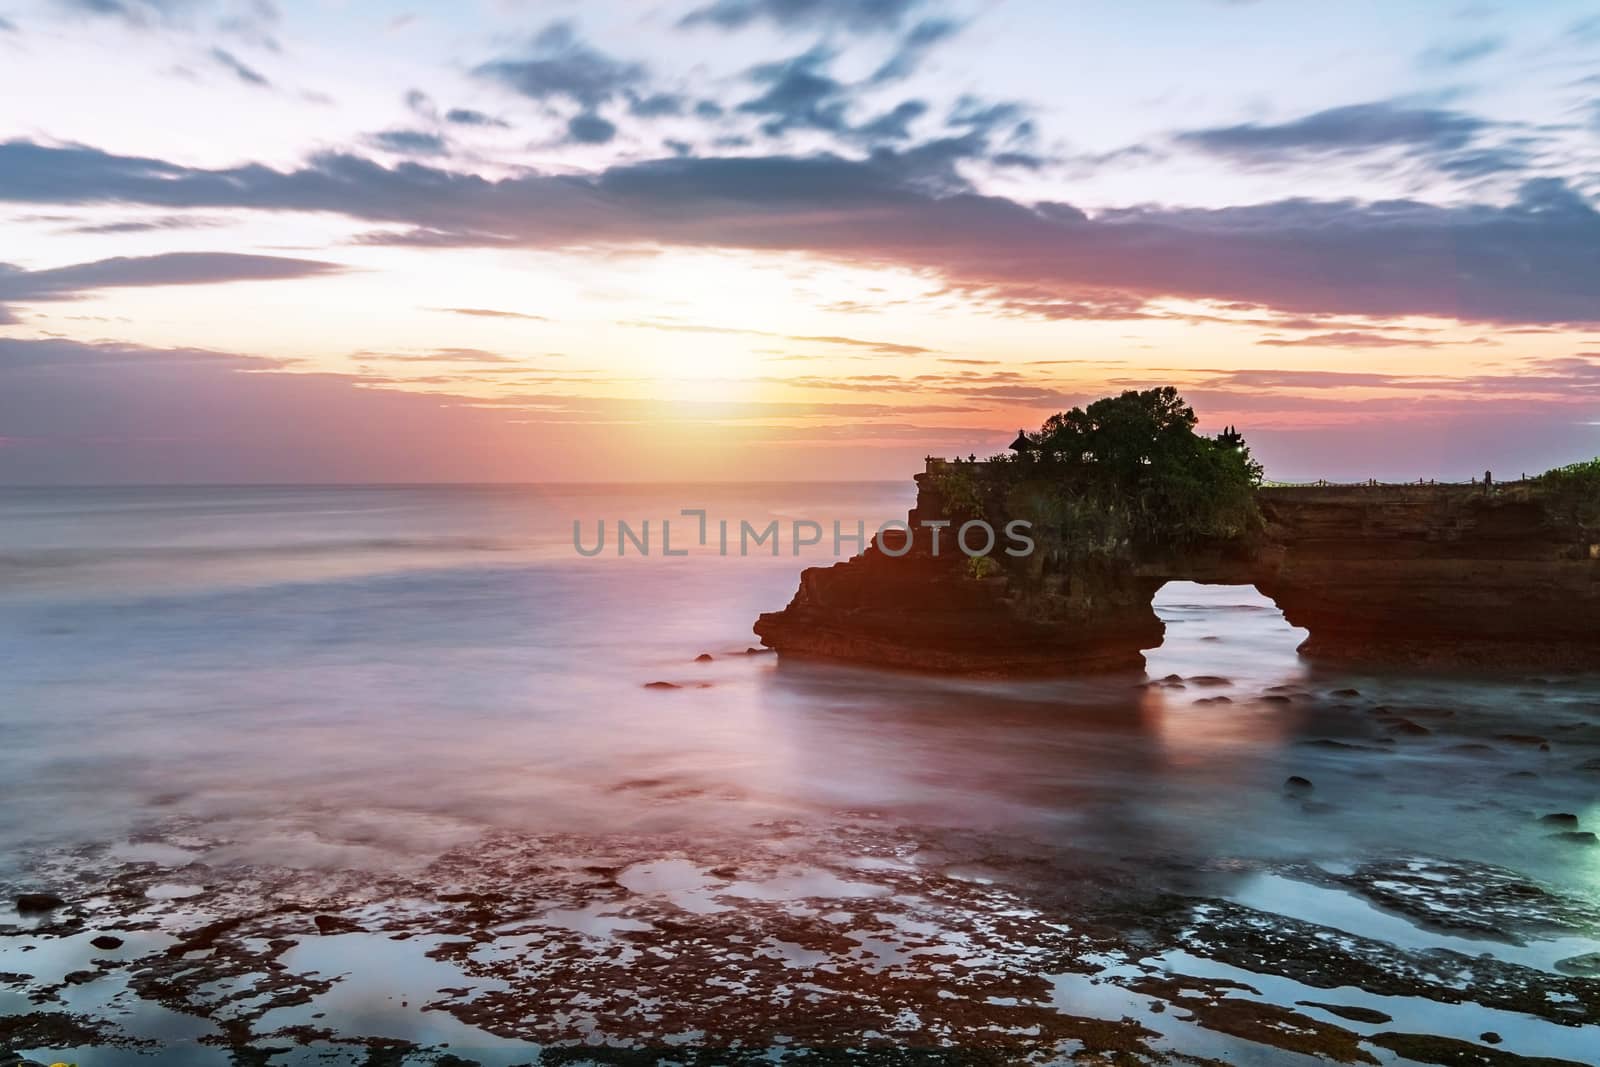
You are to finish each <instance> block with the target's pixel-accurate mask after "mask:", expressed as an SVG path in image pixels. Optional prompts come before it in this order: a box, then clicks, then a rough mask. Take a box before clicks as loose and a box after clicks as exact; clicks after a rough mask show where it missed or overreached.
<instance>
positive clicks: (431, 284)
mask: <svg viewBox="0 0 1600 1067" xmlns="http://www.w3.org/2000/svg"><path fill="white" fill-rule="evenodd" d="M1597 196H1600V2H1592V0H1591V2H1582V3H1580V2H1573V0H1519V2H1517V3H1510V2H1506V3H1474V2H1471V0H1455V2H1430V0H1416V2H1412V3H1408V4H1404V5H1397V4H1393V3H1389V2H1365V0H1351V2H1347V3H1342V4H1322V5H1311V4H1305V3H1302V2H1300V0H1231V2H1230V0H1141V2H1139V3H1135V4H1104V3H1069V2H1063V0H583V2H575V0H574V2H568V0H482V2H474V0H462V2H459V3H452V4H449V5H444V4H433V5H420V4H408V3H363V2H359V0H37V2H22V3H19V2H18V0H0V484H114V483H165V482H189V483H193V482H224V483H240V482H307V481H318V482H433V481H465V482H502V481H510V482H540V481H612V482H635V481H680V480H681V481H691V480H818V481H823V480H839V479H880V478H881V479H896V478H904V477H907V476H909V475H910V474H911V473H914V472H915V471H917V470H920V468H921V464H922V459H923V457H924V456H926V455H940V456H950V455H967V454H978V455H980V456H981V455H987V454H990V453H993V452H996V451H999V450H1001V449H1003V448H1004V447H1005V446H1006V445H1007V444H1008V443H1009V442H1010V441H1011V439H1012V438H1013V437H1015V435H1016V432H1017V430H1018V428H1034V427H1037V426H1038V425H1039V424H1040V423H1041V422H1042V421H1043V420H1044V419H1045V418H1046V417H1047V416H1049V415H1051V414H1053V413H1055V412H1058V411H1061V410H1064V409H1066V408H1070V407H1072V406H1074V405H1079V404H1084V403H1086V402H1088V401H1090V400H1093V399H1095V398H1096V397H1099V396H1102V395H1106V394H1109V393H1116V392H1120V391H1122V390H1124V389H1132V388H1147V387H1149V386H1153V385H1164V384H1172V385H1175V386H1177V387H1178V388H1179V389H1180V391H1181V392H1182V393H1183V394H1184V396H1185V397H1186V398H1188V400H1189V401H1190V402H1191V403H1192V404H1193V405H1194V407H1195V409H1196V410H1197V412H1198V413H1199V415H1200V419H1201V427H1202V429H1204V430H1207V431H1209V432H1215V431H1217V430H1220V429H1221V428H1222V427H1223V426H1224V425H1228V424H1236V425H1237V426H1238V427H1239V429H1240V430H1242V431H1243V432H1244V433H1245V435H1246V438H1247V439H1248V440H1249V441H1250V443H1251V445H1252V447H1253V449H1254V451H1255V453H1256V455H1257V457H1258V458H1260V459H1261V460H1262V461H1263V462H1264V463H1265V465H1266V468H1267V476H1268V477H1269V478H1273V479H1279V480H1285V481H1303V480H1311V479H1317V478H1330V479H1359V478H1369V477H1375V478H1382V479H1389V480H1408V479H1415V478H1433V477H1436V478H1465V477H1467V476H1469V475H1472V474H1479V475H1481V473H1482V472H1483V471H1484V470H1486V469H1492V470H1493V471H1494V472H1495V474H1496V477H1499V478H1509V477H1514V476H1516V475H1517V474H1520V473H1523V472H1533V471H1538V470H1544V469H1546V468H1549V467H1552V466H1556V465H1559V464H1563V463H1569V462H1573V461H1577V460H1582V459H1588V458H1591V457H1593V456H1595V455H1596V454H1600V214H1597V210H1596V203H1597V200H1596V198H1597Z"/></svg>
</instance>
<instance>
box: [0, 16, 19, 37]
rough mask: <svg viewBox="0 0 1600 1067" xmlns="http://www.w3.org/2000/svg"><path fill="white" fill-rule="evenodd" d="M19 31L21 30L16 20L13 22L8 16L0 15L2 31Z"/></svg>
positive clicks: (0, 29)
mask: <svg viewBox="0 0 1600 1067" xmlns="http://www.w3.org/2000/svg"><path fill="white" fill-rule="evenodd" d="M18 32H20V31H18V29H17V24H16V23H15V22H12V21H11V20H10V19H8V18H6V17H5V16H4V15H0V33H18Z"/></svg>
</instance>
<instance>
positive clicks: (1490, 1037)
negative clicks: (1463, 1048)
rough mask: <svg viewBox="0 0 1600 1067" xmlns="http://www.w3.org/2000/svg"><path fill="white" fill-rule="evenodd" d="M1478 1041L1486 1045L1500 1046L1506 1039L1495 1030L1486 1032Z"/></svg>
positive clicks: (1480, 1035)
mask: <svg viewBox="0 0 1600 1067" xmlns="http://www.w3.org/2000/svg"><path fill="white" fill-rule="evenodd" d="M1478 1040H1479V1041H1482V1042H1483V1043H1484V1044H1485V1045H1498V1044H1499V1043H1500V1042H1501V1041H1502V1040H1504V1039H1503V1038H1501V1036H1500V1035H1499V1034H1497V1033H1495V1032H1494V1031H1493V1030H1485V1031H1484V1032H1483V1033H1481V1034H1479V1035H1478Z"/></svg>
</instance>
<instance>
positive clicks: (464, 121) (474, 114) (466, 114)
mask: <svg viewBox="0 0 1600 1067" xmlns="http://www.w3.org/2000/svg"><path fill="white" fill-rule="evenodd" d="M444 120H445V121H446V122H449V123H453V124H454V125H457V126H495V127H499V128H501V129H507V128H509V127H510V126H511V123H509V122H507V121H505V120H504V119H497V118H495V117H494V116H493V115H489V114H485V113H484V112H482V111H474V110H472V109H471V108H467V107H453V108H451V109H450V110H449V111H446V112H445V113H444Z"/></svg>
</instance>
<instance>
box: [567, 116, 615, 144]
mask: <svg viewBox="0 0 1600 1067" xmlns="http://www.w3.org/2000/svg"><path fill="white" fill-rule="evenodd" d="M616 135H617V126H616V123H613V122H608V121H607V120H605V119H603V118H601V117H600V116H599V115H595V114H592V113H588V112H585V113H583V114H580V115H574V116H573V117H572V118H571V119H570V120H568V122H567V140H569V141H572V142H573V143H575V144H606V143H607V142H609V141H610V140H611V139H612V138H614V137H615V136H616Z"/></svg>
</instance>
